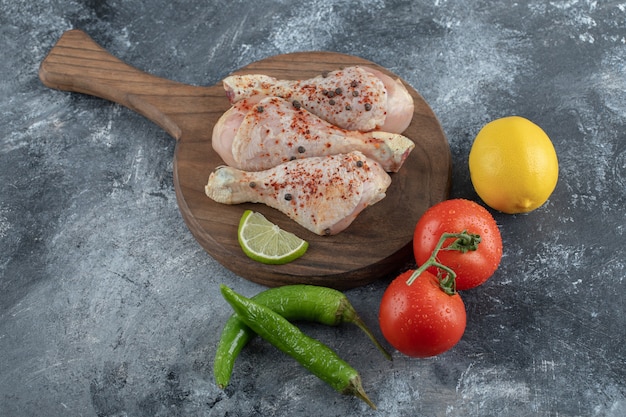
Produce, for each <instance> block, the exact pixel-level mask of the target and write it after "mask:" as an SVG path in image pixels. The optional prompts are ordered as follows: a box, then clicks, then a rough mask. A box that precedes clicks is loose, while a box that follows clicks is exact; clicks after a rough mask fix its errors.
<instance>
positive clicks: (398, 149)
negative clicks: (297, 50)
mask: <svg viewBox="0 0 626 417" xmlns="http://www.w3.org/2000/svg"><path fill="white" fill-rule="evenodd" d="M212 142H213V148H214V149H215V151H216V152H217V153H218V154H219V155H220V156H221V158H222V159H223V160H224V162H225V163H226V164H227V165H229V166H232V167H234V168H239V169H242V170H245V171H260V170H264V169H268V168H271V167H274V166H276V165H278V164H281V163H283V162H287V161H289V160H293V159H302V158H308V157H311V156H323V155H336V154H340V153H348V152H350V151H353V150H358V151H361V152H362V153H363V154H365V155H366V156H367V157H369V158H371V159H373V160H375V161H376V162H378V163H380V164H381V166H382V167H383V169H384V170H385V171H387V172H397V171H398V170H399V169H400V167H401V166H402V164H403V162H404V161H405V160H406V158H407V157H408V155H409V153H410V152H411V150H412V149H413V148H414V147H415V144H414V143H413V142H412V141H411V140H410V139H408V138H407V137H405V136H402V135H399V134H396V133H386V132H379V131H375V132H358V131H349V130H345V129H341V128H339V127H336V126H334V125H332V124H330V123H328V122H326V121H324V120H322V119H320V118H319V117H317V116H315V115H314V114H313V113H310V112H309V111H307V110H305V109H304V108H302V107H300V106H296V107H294V106H293V104H292V103H290V102H287V101H285V100H283V99H281V98H278V97H267V98H264V99H262V100H261V101H259V102H256V103H254V102H252V101H251V100H241V101H239V102H237V103H235V104H234V105H233V107H231V109H230V110H228V111H227V112H226V113H224V115H223V116H222V117H221V118H220V119H219V120H218V121H217V123H216V124H215V127H214V129H213V139H212Z"/></svg>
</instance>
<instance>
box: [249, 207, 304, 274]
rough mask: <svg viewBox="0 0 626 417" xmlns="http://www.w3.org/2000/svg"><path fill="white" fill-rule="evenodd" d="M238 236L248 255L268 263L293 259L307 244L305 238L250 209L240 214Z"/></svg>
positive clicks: (275, 263) (278, 263)
mask: <svg viewBox="0 0 626 417" xmlns="http://www.w3.org/2000/svg"><path fill="white" fill-rule="evenodd" d="M237 239H238V241H239V245H240V246H241V249H242V250H243V252H244V253H245V254H246V255H247V256H248V257H249V258H251V259H253V260H255V261H257V262H261V263H264V264H271V265H282V264H286V263H288V262H292V261H294V260H296V259H298V258H300V257H301V256H302V255H304V254H305V253H306V251H307V249H308V247H309V243H308V242H307V241H306V240H304V239H301V238H299V237H298V236H296V235H295V234H293V233H291V232H288V231H286V230H283V229H281V228H280V227H279V226H278V225H275V224H273V223H272V222H270V221H269V220H267V219H266V218H265V216H263V215H262V214H261V213H257V212H254V211H252V210H246V211H245V212H244V213H243V215H242V216H241V219H240V220H239V228H238V230H237Z"/></svg>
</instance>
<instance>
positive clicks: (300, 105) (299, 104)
mask: <svg viewBox="0 0 626 417" xmlns="http://www.w3.org/2000/svg"><path fill="white" fill-rule="evenodd" d="M291 104H293V107H295V108H296V109H299V108H300V107H302V104H301V103H300V102H299V101H298V100H294V101H293V102H292V103H291Z"/></svg>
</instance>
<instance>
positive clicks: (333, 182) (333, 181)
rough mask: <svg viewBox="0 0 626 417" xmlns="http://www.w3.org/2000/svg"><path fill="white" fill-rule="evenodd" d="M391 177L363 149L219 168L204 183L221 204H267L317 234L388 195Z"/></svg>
mask: <svg viewBox="0 0 626 417" xmlns="http://www.w3.org/2000/svg"><path fill="white" fill-rule="evenodd" d="M390 184H391V178H390V177H389V175H388V174H387V173H386V172H385V171H384V170H383V169H382V168H381V167H380V165H379V164H378V163H377V162H375V161H372V160H370V159H368V158H367V157H366V156H365V155H363V154H362V153H361V152H358V151H355V152H351V153H348V154H341V155H331V156H321V157H311V158H305V159H298V160H294V161H289V162H285V163H284V164H281V165H278V166H276V167H274V168H271V169H268V170H265V171H258V172H247V171H242V170H239V169H236V168H233V167H229V166H221V167H218V168H217V169H216V170H215V171H214V172H212V173H211V175H210V177H209V180H208V183H207V185H206V186H205V193H206V195H207V196H208V197H210V198H211V199H213V200H215V201H216V202H218V203H223V204H239V203H245V202H252V203H264V204H266V205H268V206H270V207H273V208H275V209H277V210H279V211H281V212H282V213H284V214H286V215H287V216H288V217H290V218H291V219H292V220H294V221H296V222H297V223H299V224H300V225H301V226H303V227H305V228H307V229H309V230H310V231H312V232H313V233H316V234H318V235H334V234H337V233H339V232H341V231H342V230H344V229H346V228H347V227H348V226H349V225H350V224H351V223H352V222H353V221H354V219H355V218H356V217H357V215H358V214H359V213H360V212H361V211H363V210H364V209H365V208H366V207H367V206H370V205H372V204H374V203H376V202H378V201H380V200H382V199H383V198H384V197H385V192H386V190H387V188H388V187H389V185H390Z"/></svg>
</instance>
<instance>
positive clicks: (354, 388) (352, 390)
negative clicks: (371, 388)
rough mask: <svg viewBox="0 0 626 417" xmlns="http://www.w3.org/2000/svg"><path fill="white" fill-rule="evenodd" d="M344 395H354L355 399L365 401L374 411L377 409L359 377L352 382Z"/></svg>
mask: <svg viewBox="0 0 626 417" xmlns="http://www.w3.org/2000/svg"><path fill="white" fill-rule="evenodd" d="M344 394H348V395H354V396H355V397H357V398H360V399H361V400H363V401H365V403H366V404H367V405H369V406H370V407H371V408H372V409H373V410H376V409H377V407H376V404H374V403H373V402H372V400H370V398H369V397H368V396H367V394H366V393H365V390H364V389H363V385H362V384H361V378H359V377H354V378H352V379H351V380H350V385H349V386H348V388H347V389H346V392H344Z"/></svg>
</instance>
